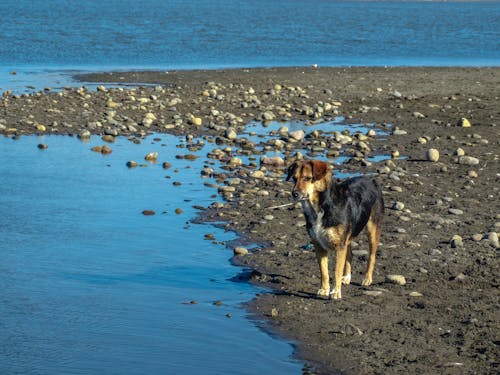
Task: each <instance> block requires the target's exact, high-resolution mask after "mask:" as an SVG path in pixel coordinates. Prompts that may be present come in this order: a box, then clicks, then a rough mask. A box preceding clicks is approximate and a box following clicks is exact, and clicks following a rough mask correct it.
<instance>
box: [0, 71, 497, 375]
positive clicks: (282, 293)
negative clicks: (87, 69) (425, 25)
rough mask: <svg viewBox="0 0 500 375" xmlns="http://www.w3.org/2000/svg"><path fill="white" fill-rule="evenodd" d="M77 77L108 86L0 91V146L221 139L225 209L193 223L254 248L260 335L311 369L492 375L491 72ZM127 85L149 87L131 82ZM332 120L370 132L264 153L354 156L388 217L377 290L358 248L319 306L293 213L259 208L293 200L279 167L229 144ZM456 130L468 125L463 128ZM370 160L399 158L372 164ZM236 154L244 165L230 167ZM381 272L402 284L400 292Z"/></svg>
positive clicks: (250, 148) (362, 242) (362, 246)
mask: <svg viewBox="0 0 500 375" xmlns="http://www.w3.org/2000/svg"><path fill="white" fill-rule="evenodd" d="M80 79H82V80H83V81H87V82H91V81H93V82H103V87H100V88H99V89H98V90H97V91H95V92H91V91H88V90H86V89H84V88H83V89H67V90H65V91H63V92H61V93H52V92H51V91H50V90H46V91H45V92H42V93H37V94H32V95H22V96H12V95H11V94H9V93H4V94H3V96H2V99H1V101H0V133H4V134H7V135H8V136H19V135H22V134H36V133H43V134H46V133H51V134H72V135H79V136H80V137H85V136H86V134H88V133H91V134H103V135H104V134H106V135H107V136H108V137H114V136H120V135H123V136H134V137H137V138H140V137H141V136H143V135H145V134H147V133H149V132H153V131H154V132H170V133H175V134H186V135H198V134H204V135H205V138H206V139H207V140H208V141H213V142H218V143H219V144H220V148H221V152H222V153H221V154H219V155H211V157H210V158H209V159H208V162H215V161H216V162H217V163H220V164H222V165H224V169H223V173H219V174H217V175H216V176H215V177H216V178H217V180H218V183H219V186H218V187H219V188H218V191H219V193H220V194H222V195H224V196H225V197H226V198H227V200H226V203H225V204H216V205H213V206H212V207H209V208H208V209H207V210H202V212H201V215H202V218H203V220H208V221H209V220H214V221H221V220H223V221H225V222H226V224H225V226H226V228H227V229H231V230H236V231H238V232H240V233H241V234H242V236H243V238H246V239H248V240H249V241H252V242H257V243H260V244H262V247H261V248H260V249H259V250H256V251H251V252H250V253H249V254H247V255H239V256H235V258H234V261H235V263H237V264H240V265H242V266H245V267H249V268H250V269H252V270H253V271H252V272H250V273H242V275H241V277H242V278H248V279H249V280H250V281H251V282H254V283H257V284H260V285H264V286H266V287H269V288H271V289H272V290H273V291H274V293H269V294H264V295H260V296H257V298H255V299H254V300H253V301H251V302H250V303H249V304H248V306H247V307H248V309H249V311H251V312H252V313H253V314H255V316H256V317H257V318H264V319H265V322H266V323H265V324H266V327H267V328H268V329H270V330H272V331H275V332H277V333H279V334H281V335H283V336H285V337H287V338H291V339H293V340H295V341H296V342H297V355H298V356H299V357H300V358H301V359H303V360H304V361H306V363H308V364H310V366H311V369H310V371H311V372H315V373H332V372H335V371H338V372H342V373H346V374H387V373H446V374H447V373H449V374H468V373H481V374H494V373H497V372H498V370H499V369H498V367H499V363H500V358H499V352H500V350H499V347H498V346H499V343H500V341H499V333H500V331H499V320H498V302H499V301H498V297H499V293H498V286H499V283H498V280H499V276H500V275H499V274H500V268H499V261H498V250H499V244H498V232H499V231H500V205H499V199H498V195H499V191H498V190H499V186H500V185H499V182H500V168H499V160H498V159H499V153H500V147H499V130H498V125H499V122H500V107H499V105H498V103H499V96H500V90H499V87H500V68H311V67H306V68H270V69H235V70H214V71H177V72H128V73H127V72H119V73H113V74H110V73H105V74H92V75H87V76H84V77H80ZM104 82H114V83H118V84H120V85H122V87H119V88H115V89H110V88H109V85H108V84H107V83H104ZM134 82H140V83H142V84H146V83H148V84H152V85H151V86H146V85H145V86H144V87H142V88H136V89H131V88H129V87H128V86H127V85H126V84H128V83H134ZM337 116H343V117H345V119H346V121H347V122H352V123H362V124H372V126H373V129H374V130H375V132H376V133H377V135H375V136H373V135H368V136H366V135H365V134H359V135H356V134H352V133H351V134H349V135H344V138H343V137H342V134H338V135H336V136H335V137H336V139H332V135H331V134H329V135H327V134H322V133H320V132H319V133H309V134H307V135H306V137H305V138H301V137H298V138H300V139H298V140H296V139H292V138H293V136H292V135H291V134H289V133H286V132H283V134H282V137H281V138H282V139H281V141H282V143H276V142H274V143H269V144H267V145H266V146H267V147H268V149H270V150H274V149H280V150H281V151H282V152H283V156H284V162H285V164H288V163H290V162H291V161H292V160H293V158H294V157H295V155H296V150H297V149H303V148H305V149H306V150H307V149H309V150H313V149H314V150H316V151H319V150H325V149H327V150H328V152H329V153H330V154H331V155H336V154H342V155H349V156H351V158H350V160H349V162H348V163H345V164H341V165H335V166H334V167H335V170H336V171H342V172H352V173H376V174H377V175H378V179H379V181H380V183H381V185H382V187H383V191H384V199H385V202H386V218H385V223H384V230H383V235H382V239H381V241H382V245H381V246H380V249H379V253H378V257H377V264H376V267H375V274H374V284H373V285H372V286H370V287H368V288H365V287H362V286H361V285H360V283H361V279H362V273H363V270H364V267H365V265H366V253H365V251H366V250H367V241H366V238H365V236H360V237H359V238H358V239H357V240H356V244H355V245H354V246H353V251H354V253H355V256H354V260H353V268H354V269H353V281H352V283H351V285H349V286H344V287H343V290H342V297H343V298H342V300H335V301H334V300H329V299H323V298H318V297H316V296H315V292H316V290H317V289H318V285H319V269H318V266H317V264H316V259H315V256H314V253H313V252H312V251H311V250H310V248H309V246H307V245H308V243H309V238H308V235H307V232H306V230H305V226H304V218H303V215H302V213H301V210H300V209H299V208H298V207H296V206H292V207H283V208H278V209H269V208H268V207H271V206H276V205H281V204H286V203H289V202H290V193H289V192H290V189H291V183H288V182H285V181H284V179H283V174H282V171H283V168H278V169H274V170H271V169H270V168H269V167H266V166H261V164H260V155H258V154H257V152H256V145H254V144H251V142H245V141H244V140H242V136H241V134H240V133H241V132H242V131H243V129H244V125H245V124H247V123H248V122H250V121H253V120H255V119H257V120H259V121H271V120H278V121H281V120H283V121H287V120H304V121H309V122H311V123H312V122H316V121H325V120H330V119H333V118H336V117H337ZM461 118H466V119H467V120H468V122H470V124H471V126H470V127H464V126H462V124H461V123H460V119H461ZM382 131H384V132H388V133H389V135H382ZM235 133H236V135H235ZM235 137H236V138H235ZM335 137H333V138H335ZM189 138H190V137H189V136H188V139H189ZM111 147H112V146H111ZM227 147H230V148H231V150H228V149H226V150H225V148H227ZM429 149H436V150H438V152H439V160H438V161H435V162H433V161H429V160H427V151H428V150H429ZM398 153H399V157H397V154H398ZM376 154H385V155H391V154H392V155H394V158H393V159H391V160H388V161H383V162H377V163H374V162H368V160H367V158H368V157H369V156H372V155H376ZM241 155H252V156H253V158H254V159H253V160H254V161H253V162H251V163H248V164H243V165H240V164H239V162H238V160H237V159H238V156H241ZM306 156H308V155H306ZM209 166H210V164H208V163H207V168H209ZM202 173H211V172H210V171H208V170H206V171H204V172H202ZM334 173H335V172H334ZM332 263H333V262H332ZM388 275H400V276H404V279H405V284H404V285H400V284H397V283H394V282H391V281H389V280H388V278H387V276H388ZM307 371H309V370H307Z"/></svg>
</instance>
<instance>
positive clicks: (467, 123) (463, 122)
mask: <svg viewBox="0 0 500 375" xmlns="http://www.w3.org/2000/svg"><path fill="white" fill-rule="evenodd" d="M457 126H461V127H462V128H470V127H471V123H470V121H469V120H467V119H466V118H465V117H462V118H461V119H459V120H458V122H457Z"/></svg>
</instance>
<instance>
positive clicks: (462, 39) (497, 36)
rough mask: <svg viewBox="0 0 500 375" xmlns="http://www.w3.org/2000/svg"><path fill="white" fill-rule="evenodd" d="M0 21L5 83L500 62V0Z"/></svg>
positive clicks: (62, 4) (1, 83)
mask: <svg viewBox="0 0 500 375" xmlns="http://www.w3.org/2000/svg"><path fill="white" fill-rule="evenodd" d="M0 24H1V25H2V27H1V31H0V88H2V89H3V90H6V89H13V88H14V89H16V88H17V89H18V88H19V86H20V85H24V86H35V87H36V88H38V89H41V88H43V86H45V85H50V86H55V85H57V82H59V83H60V84H61V85H67V84H69V83H70V82H71V80H70V77H69V74H70V73H72V72H73V71H74V70H77V71H95V70H116V69H120V70H123V69H125V70H126V69H148V68H149V69H166V70H169V69H191V68H220V67H261V66H308V65H311V64H318V65H320V66H346V65H369V66H373V65H378V66H380V65H390V66H400V65H410V66H416V65H425V66H430V65H453V66H463V65H467V66H484V65H493V66H498V65H499V64H500V2H498V1H485V2H481V1H480V2H413V1H409V2H397V1H384V2H378V1H367V2H364V1H330V0H324V1H320V0H317V1H299V0H273V1H268V0H254V1H246V0H234V1H220V0H219V1H217V0H197V1H185V0H178V1H176V0H142V1H137V0H108V1H97V0H86V1H77V0H45V1H32V0H2V1H0ZM14 71H15V72H18V74H20V75H21V76H22V77H15V76H11V75H9V72H14ZM61 71H67V72H68V73H69V74H66V75H63V76H57V74H56V73H60V72H61ZM26 74H27V75H29V76H28V77H24V76H23V75H26ZM45 74H46V75H48V76H50V78H51V79H52V80H50V79H45V77H44V75H45Z"/></svg>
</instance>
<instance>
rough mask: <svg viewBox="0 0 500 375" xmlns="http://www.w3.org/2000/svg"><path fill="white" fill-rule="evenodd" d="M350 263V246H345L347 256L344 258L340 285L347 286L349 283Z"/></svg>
mask: <svg viewBox="0 0 500 375" xmlns="http://www.w3.org/2000/svg"><path fill="white" fill-rule="evenodd" d="M351 263H352V250H351V244H350V243H349V245H348V246H347V255H346V258H345V267H344V276H342V284H345V285H349V284H350V283H351Z"/></svg>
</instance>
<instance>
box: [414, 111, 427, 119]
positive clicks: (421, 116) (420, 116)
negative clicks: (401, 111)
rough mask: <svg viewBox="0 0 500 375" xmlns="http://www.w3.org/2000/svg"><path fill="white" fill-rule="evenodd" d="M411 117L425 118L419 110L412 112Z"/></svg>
mask: <svg viewBox="0 0 500 375" xmlns="http://www.w3.org/2000/svg"><path fill="white" fill-rule="evenodd" d="M413 117H416V118H425V115H423V114H422V113H420V112H413Z"/></svg>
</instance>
